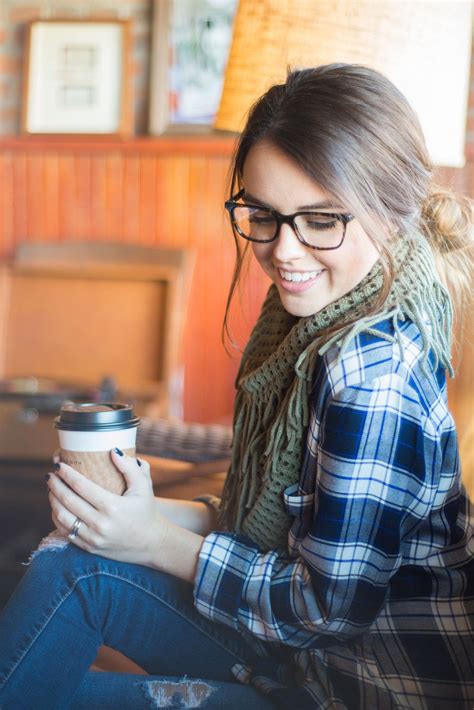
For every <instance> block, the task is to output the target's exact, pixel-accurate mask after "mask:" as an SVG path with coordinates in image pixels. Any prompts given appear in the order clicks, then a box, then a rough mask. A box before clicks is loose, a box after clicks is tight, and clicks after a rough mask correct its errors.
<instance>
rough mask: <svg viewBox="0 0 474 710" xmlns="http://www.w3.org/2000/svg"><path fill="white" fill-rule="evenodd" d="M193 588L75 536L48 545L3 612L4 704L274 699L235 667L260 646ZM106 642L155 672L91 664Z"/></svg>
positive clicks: (45, 706)
mask: <svg viewBox="0 0 474 710" xmlns="http://www.w3.org/2000/svg"><path fill="white" fill-rule="evenodd" d="M192 591H193V590H192V586H191V585H190V584H187V583H186V582H183V581H181V580H179V579H177V578H175V577H172V576H171V575H168V574H166V573H163V572H159V571H156V570H153V569H151V568H148V567H144V566H142V565H135V564H128V563H124V562H116V561H114V560H110V559H107V558H105V557H101V556H99V555H92V554H90V553H88V552H84V551H83V550H81V549H80V548H78V547H77V546H75V545H73V544H70V543H66V542H61V544H58V545H57V546H56V547H55V548H52V547H44V546H43V548H42V549H40V550H39V551H37V552H36V553H35V554H34V555H33V559H32V561H31V563H30V564H29V566H28V568H27V571H26V574H25V575H24V577H23V579H22V580H21V582H20V584H19V585H18V587H17V589H16V590H15V591H14V593H13V595H12V597H11V598H10V600H9V602H8V604H7V606H6V607H5V609H4V610H3V612H2V613H1V615H0V710H22V709H23V708H25V709H26V708H29V709H31V708H33V709H34V710H66V709H67V710H86V709H87V710H95V709H97V710H99V708H100V710H104V708H105V709H107V708H113V709H114V710H121V709H123V710H131V709H132V708H133V710H142V709H143V710H144V709H145V708H146V709H147V710H148V709H150V708H168V707H172V708H176V707H178V708H198V707H199V708H220V709H222V708H226V710H233V709H234V708H235V709H237V708H238V709H239V710H241V708H243V707H245V708H246V710H253V709H254V708H259V709H260V708H261V709H262V710H266V709H267V708H272V707H274V705H273V704H272V703H271V702H270V701H269V700H267V699H266V697H265V696H264V695H262V694H261V693H259V692H258V691H257V690H256V689H255V688H253V687H252V686H250V685H243V684H240V683H238V682H237V681H236V680H235V678H234V676H233V675H232V671H231V668H232V666H234V665H235V664H244V665H245V664H249V665H251V664H252V661H253V660H254V659H255V656H256V651H255V650H254V649H253V647H251V646H250V645H249V644H248V642H247V641H246V640H245V639H243V638H242V637H241V636H240V634H239V633H237V632H236V631H234V630H233V629H230V628H228V627H226V626H223V625H221V624H217V623H213V622H211V621H209V620H208V619H206V618H205V617H203V616H202V615H201V614H199V613H198V612H197V611H196V609H195V607H194V603H193V594H192ZM102 644H105V645H106V646H110V647H112V648H114V649H117V650H118V651H121V652H122V653H124V654H125V655H126V656H128V657H129V658H131V659H132V660H134V661H135V662H136V663H137V664H138V665H139V666H141V667H142V668H143V669H144V670H145V671H146V672H147V673H148V674H149V675H129V674H125V673H103V672H95V671H90V670H89V667H90V665H91V664H92V663H93V662H94V660H95V658H96V655H97V651H98V649H99V647H100V646H101V645H102Z"/></svg>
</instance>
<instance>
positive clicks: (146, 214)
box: [137, 156, 158, 245]
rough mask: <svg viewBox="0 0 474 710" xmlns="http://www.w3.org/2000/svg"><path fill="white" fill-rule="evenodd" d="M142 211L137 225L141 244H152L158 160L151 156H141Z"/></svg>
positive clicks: (154, 238)
mask: <svg viewBox="0 0 474 710" xmlns="http://www.w3.org/2000/svg"><path fill="white" fill-rule="evenodd" d="M139 160H140V203H139V207H140V213H139V221H138V225H137V241H138V243H139V244H146V245H152V244H154V243H155V240H156V216H157V208H158V206H157V204H156V194H155V193H156V186H155V181H156V162H157V161H156V160H155V159H154V158H153V157H150V156H141V157H140V159H139Z"/></svg>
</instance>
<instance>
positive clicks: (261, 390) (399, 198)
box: [0, 64, 474, 710]
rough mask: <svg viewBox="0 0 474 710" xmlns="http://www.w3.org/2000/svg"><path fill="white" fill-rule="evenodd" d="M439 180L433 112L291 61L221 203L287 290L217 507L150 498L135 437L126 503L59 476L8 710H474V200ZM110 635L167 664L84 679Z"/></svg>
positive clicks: (240, 417) (21, 602)
mask: <svg viewBox="0 0 474 710" xmlns="http://www.w3.org/2000/svg"><path fill="white" fill-rule="evenodd" d="M431 171H432V166H431V164H430V161H429V159H428V156H427V153H426V148H425V143H424V139H423V135H422V132H421V129H420V126H419V123H418V120H417V118H416V116H415V114H414V113H413V111H412V110H411V108H410V107H409V105H408V104H407V102H406V100H405V99H404V97H403V96H402V94H401V93H400V92H399V91H398V90H397V89H396V88H395V87H394V86H393V84H392V83H391V82H389V81H388V80H387V79H386V78H385V77H383V76H382V75H380V74H379V73H377V72H375V71H373V70H371V69H368V68H365V67H362V66H357V65H347V64H332V65H326V66H321V67H318V68H316V69H306V70H301V71H294V72H291V73H289V75H288V78H287V81H286V83H285V84H282V85H277V86H274V87H272V88H271V89H269V91H268V92H267V93H266V94H265V95H264V96H263V97H262V98H261V99H260V100H259V101H258V102H257V103H256V104H255V106H254V107H253V109H252V111H251V113H250V115H249V119H248V122H247V126H246V128H245V130H244V132H243V135H242V137H241V140H240V143H239V146H238V150H237V152H236V156H235V162H234V170H233V175H232V191H231V195H232V197H231V199H230V200H229V201H228V202H227V203H226V207H227V209H228V211H229V214H230V217H231V222H232V226H233V230H234V235H235V238H236V240H237V252H238V259H237V267H236V273H235V276H234V280H233V284H232V288H231V294H230V298H231V297H232V292H233V291H234V289H235V286H236V284H237V281H238V277H239V272H240V269H241V265H242V259H243V256H244V254H243V252H242V249H241V245H240V243H239V240H241V241H242V244H245V245H251V246H252V249H253V253H254V255H255V257H256V259H257V261H258V262H259V264H260V265H261V267H262V268H263V270H264V271H265V273H266V274H267V275H268V276H269V278H270V279H271V281H272V285H271V287H270V290H269V292H268V295H267V298H266V301H265V303H264V305H263V308H262V311H261V315H260V318H259V320H258V322H257V324H256V326H255V328H254V331H253V333H252V335H251V338H250V341H249V343H248V345H247V347H246V350H245V352H244V355H243V359H242V365H241V368H240V371H239V375H238V378H237V396H236V403H235V417H234V439H233V459H232V465H231V468H230V471H229V475H228V477H227V480H226V484H225V488H224V492H223V497H222V500H221V501H218V500H216V499H213V498H211V497H207V498H206V497H205V496H203V497H202V498H201V499H197V500H195V501H193V502H180V501H166V500H162V499H159V498H154V497H153V491H152V486H151V482H150V477H149V467H148V465H147V464H146V462H145V461H142V460H137V461H135V460H133V459H130V458H128V457H127V456H124V455H122V453H121V452H120V451H115V452H112V453H111V455H112V458H113V460H114V463H115V464H116V466H117V468H118V469H119V470H120V471H122V472H123V474H124V476H125V478H126V481H127V484H128V489H127V491H126V493H125V494H124V496H122V497H118V496H114V495H113V494H111V493H108V492H106V491H104V490H102V489H101V488H99V487H97V486H95V485H94V484H93V483H91V482H89V481H87V480H86V479H84V478H83V477H82V476H81V475H80V474H78V473H77V472H75V471H74V470H73V469H71V468H69V467H68V466H66V465H64V464H61V465H59V464H57V465H56V467H55V468H56V470H55V472H54V473H53V474H52V475H50V477H49V480H48V486H49V495H50V501H51V505H52V511H53V512H52V517H53V521H54V523H55V525H56V526H57V529H58V532H59V534H60V535H62V536H63V537H62V539H61V540H57V539H55V538H54V537H53V538H49V539H47V540H46V541H45V542H44V544H43V545H42V546H40V550H39V551H37V552H36V553H35V555H34V556H33V560H32V562H31V565H30V566H29V568H28V571H27V573H26V575H25V577H24V579H23V580H22V582H21V584H20V585H19V587H18V589H17V590H16V592H15V594H14V595H13V597H12V599H11V601H10V602H9V604H8V606H7V608H6V610H5V612H4V615H3V618H2V621H1V625H0V658H1V668H0V679H1V682H2V684H3V685H2V686H0V687H1V688H2V689H1V690H0V706H1V708H2V710H5V709H6V708H15V710H18V709H19V708H23V707H25V708H26V707H31V705H32V704H33V706H34V707H38V708H39V707H41V708H44V707H48V708H65V707H68V708H74V709H77V708H85V707H87V708H94V707H114V708H122V707H123V708H130V707H134V708H142V707H171V706H173V707H217V708H222V707H224V706H225V707H229V708H241V707H242V706H244V704H245V706H246V707H249V708H267V707H281V708H290V707H291V708H315V707H327V708H329V707H331V708H351V709H352V708H378V709H384V708H395V707H397V708H401V707H404V708H406V707H409V708H446V709H448V708H449V710H452V709H453V708H471V707H472V705H473V703H474V673H473V659H474V644H473V634H472V626H473V619H474V561H473V559H472V550H473V534H472V520H471V519H470V517H469V502H468V500H467V498H466V496H465V493H464V489H463V487H462V485H461V481H460V470H459V461H458V449H457V440H456V433H455V427H454V423H453V420H452V417H451V415H450V413H449V411H448V409H447V403H446V384H445V371H446V370H448V371H449V372H451V365H450V339H451V327H452V310H451V300H450V297H449V295H448V291H447V289H446V287H445V285H443V283H442V281H445V282H446V283H448V284H449V285H450V286H451V288H452V292H453V294H455V295H457V296H459V295H460V294H462V291H463V288H465V287H467V286H468V275H469V268H468V267H469V260H470V259H471V256H470V253H469V252H468V251H466V248H467V247H468V246H469V245H470V241H469V240H470V239H471V236H472V208H471V205H470V203H469V201H468V200H467V199H465V198H461V197H460V198H456V197H455V196H454V195H450V194H448V193H444V192H439V191H438V192H437V191H435V190H434V188H433V185H432V180H431ZM243 251H244V252H245V251H246V249H244V250H243ZM71 530H72V531H73V532H72V533H71V532H70V531H71ZM68 533H69V534H70V535H71V537H72V544H66V543H65V541H64V537H65V535H66V534H68ZM54 544H56V546H55V547H54V546H53V545H54ZM102 643H105V644H106V645H108V646H112V647H114V648H116V649H118V650H120V651H122V652H123V653H125V654H126V655H127V656H129V657H131V658H132V659H133V660H135V661H136V662H137V663H138V664H139V665H140V666H142V667H143V668H144V669H145V670H146V671H147V672H149V673H150V674H151V677H147V676H132V677H130V676H125V675H122V676H118V675H113V674H100V673H90V672H88V668H89V666H90V664H91V663H92V662H93V660H94V658H95V656H96V653H97V649H98V647H99V646H100V645H101V644H102ZM183 675H185V676H186V677H185V678H184V679H183V678H182V676H183ZM236 680H238V681H241V684H239V683H237V682H235V681H236Z"/></svg>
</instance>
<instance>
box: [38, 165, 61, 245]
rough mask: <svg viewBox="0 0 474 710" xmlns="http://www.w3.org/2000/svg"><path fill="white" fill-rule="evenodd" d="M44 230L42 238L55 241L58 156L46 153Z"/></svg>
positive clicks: (43, 190) (43, 185) (57, 226)
mask: <svg viewBox="0 0 474 710" xmlns="http://www.w3.org/2000/svg"><path fill="white" fill-rule="evenodd" d="M42 193H43V196H44V202H45V207H44V222H43V224H44V232H43V234H42V235H41V237H42V238H44V239H47V240H48V241H55V240H56V239H57V235H58V231H59V207H58V203H59V199H58V198H59V170H58V156H57V155H54V153H45V155H44V160H43V184H42Z"/></svg>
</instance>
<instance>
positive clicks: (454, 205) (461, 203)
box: [421, 187, 474, 253]
mask: <svg viewBox="0 0 474 710" xmlns="http://www.w3.org/2000/svg"><path fill="white" fill-rule="evenodd" d="M473 221H474V209H473V203H472V200H470V199H469V198H468V197H465V196H464V195H457V194H454V193H452V192H450V191H449V190H445V189H443V188H439V187H435V188H434V189H433V190H432V191H431V192H430V193H429V194H428V196H427V198H426V200H425V202H424V203H423V207H422V211H421V226H422V228H423V231H424V233H425V234H426V236H427V237H428V239H429V240H430V241H431V242H432V244H433V246H434V247H435V248H436V249H437V250H438V251H439V252H441V253H447V252H451V251H458V250H459V249H464V248H465V247H468V246H471V245H472V243H473Z"/></svg>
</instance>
